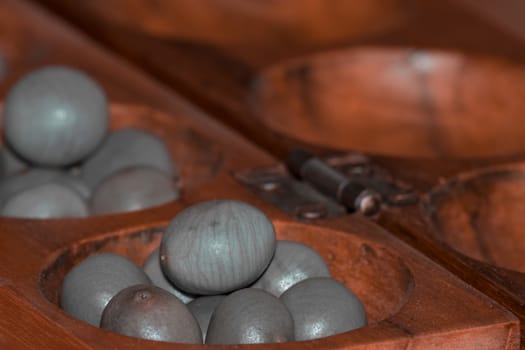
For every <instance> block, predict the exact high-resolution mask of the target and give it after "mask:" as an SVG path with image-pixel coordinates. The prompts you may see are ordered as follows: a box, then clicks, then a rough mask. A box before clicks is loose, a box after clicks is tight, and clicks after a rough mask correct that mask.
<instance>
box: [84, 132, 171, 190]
mask: <svg viewBox="0 0 525 350" xmlns="http://www.w3.org/2000/svg"><path fill="white" fill-rule="evenodd" d="M131 167H150V168H154V169H157V170H159V171H161V172H163V173H165V174H166V175H167V176H169V177H172V178H173V177H174V176H175V169H174V165H173V162H172V161H171V157H170V153H169V152H168V150H167V148H166V146H165V144H164V142H163V140H162V139H160V138H159V137H157V136H155V135H153V134H150V133H148V132H146V131H142V130H138V129H133V128H126V129H120V130H117V131H114V132H112V133H111V134H110V135H109V136H108V137H107V138H106V139H105V140H104V142H103V143H102V145H101V146H100V147H99V149H97V151H96V152H95V153H94V154H93V155H92V156H91V157H89V158H88V159H87V160H86V161H85V162H84V164H83V166H82V178H83V179H84V181H85V182H86V183H87V184H88V186H89V187H91V188H95V187H96V186H97V185H99V184H100V183H101V182H102V181H103V180H104V179H105V178H107V177H108V176H110V175H112V174H114V173H116V172H117V171H120V170H123V169H126V168H131Z"/></svg>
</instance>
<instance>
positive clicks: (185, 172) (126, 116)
mask: <svg viewBox="0 0 525 350" xmlns="http://www.w3.org/2000/svg"><path fill="white" fill-rule="evenodd" d="M2 107H3V106H2V105H1V104H0V108H2ZM109 121H110V123H109V124H110V125H109V129H110V130H109V131H108V135H110V134H111V133H112V132H113V131H116V130H118V129H123V128H134V129H137V130H143V131H145V132H148V133H150V134H152V135H155V136H157V137H159V138H160V139H161V140H163V142H164V143H165V145H166V148H167V150H168V152H169V153H170V155H171V161H172V164H173V167H174V169H175V177H174V178H173V181H175V182H176V184H177V186H178V187H179V189H180V197H182V196H184V193H185V192H187V191H191V190H192V189H193V188H196V187H199V186H201V185H202V184H204V183H206V182H209V181H211V180H213V179H215V178H216V177H217V176H219V175H221V174H223V172H224V171H225V169H223V168H222V166H223V165H224V156H223V150H222V149H221V147H220V146H219V145H218V144H217V142H216V141H215V140H213V137H212V136H210V135H209V134H206V133H204V132H202V131H201V130H199V129H198V128H195V127H194V125H193V123H192V122H189V121H188V120H186V119H183V118H177V116H176V115H170V114H167V113H164V112H160V111H158V110H155V109H153V108H150V107H146V106H143V105H133V104H123V103H112V104H111V105H110V116H109ZM166 205H167V206H169V205H170V203H166V204H164V205H162V206H166ZM150 209H152V208H146V209H144V210H150ZM116 214H118V215H120V214H121V215H128V216H129V215H133V212H127V213H116ZM112 215H115V214H112ZM2 219H9V218H2ZM14 220H17V221H21V220H27V219H14ZM50 220H51V221H54V220H55V219H50Z"/></svg>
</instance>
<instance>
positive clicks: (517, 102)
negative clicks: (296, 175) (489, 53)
mask: <svg viewBox="0 0 525 350" xmlns="http://www.w3.org/2000/svg"><path fill="white" fill-rule="evenodd" d="M252 93H253V94H252V111H253V113H255V114H256V115H257V117H258V119H260V120H261V121H262V123H263V124H264V125H265V126H267V127H268V128H270V129H272V130H274V131H275V132H278V133H280V134H282V135H286V136H288V137H291V138H293V139H295V140H299V141H302V142H306V143H310V144H313V145H318V146H323V147H329V148H337V149H346V150H359V151H364V152H369V153H374V154H381V155H390V156H401V157H448V158H451V157H457V158H459V157H494V156H502V155H514V154H522V153H524V152H525V142H524V141H523V137H522V135H524V134H525V122H524V121H525V99H523V96H524V95H525V67H523V66H519V65H515V64H511V63H508V62H505V61H502V60H497V59H493V58H486V57H475V56H469V55H465V54H461V53H454V52H446V51H426V50H412V49H404V48H399V49H397V48H374V47H360V48H352V49H346V50H338V51H328V52H323V53H320V54H316V55H311V56H304V57H300V58H297V59H294V60H290V61H286V62H283V63H279V64H276V65H274V66H272V67H269V68H268V69H266V70H264V71H262V73H261V74H260V75H259V77H258V79H257V80H256V81H255V85H254V86H253V91H252Z"/></svg>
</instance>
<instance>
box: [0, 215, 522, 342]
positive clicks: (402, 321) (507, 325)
mask: <svg viewBox="0 0 525 350" xmlns="http://www.w3.org/2000/svg"><path fill="white" fill-rule="evenodd" d="M177 210H180V208H179V209H177ZM177 210H174V211H177ZM273 222H274V226H275V228H276V232H277V236H278V238H279V239H290V240H296V241H300V242H304V243H306V244H308V245H310V246H311V247H313V248H314V249H316V250H317V251H318V252H319V253H320V254H321V255H322V256H323V257H324V259H325V260H326V261H327V263H328V265H329V267H330V270H331V272H332V274H333V276H334V277H335V278H336V279H337V280H339V281H341V282H343V283H345V284H346V285H347V286H348V287H350V288H351V289H352V290H354V291H355V293H356V294H357V295H358V296H359V297H360V298H361V300H362V301H363V303H364V304H365V307H366V310H367V314H368V319H369V325H368V326H366V327H364V328H361V329H359V330H355V331H351V332H347V333H343V334H339V335H335V336H331V337H327V338H323V339H317V340H314V341H309V342H289V343H281V344H272V345H268V344H260V345H243V346H237V347H234V346H227V345H224V346H213V348H217V349H233V348H236V349H244V348H246V349H250V348H257V349H262V348H264V349H275V350H277V349H304V348H305V347H311V348H315V349H327V350H328V349H365V348H366V349H406V348H407V347H411V348H414V349H434V348H435V349H438V348H443V347H446V348H458V349H459V348H461V349H484V348H485V349H517V348H518V343H519V341H518V339H519V332H518V323H517V320H516V319H515V318H514V316H513V315H511V314H510V313H508V312H507V311H505V310H504V309H503V308H501V307H500V306H499V305H498V304H495V303H494V302H493V301H491V300H490V299H488V298H487V297H485V296H483V295H482V294H481V293H479V292H477V291H476V290H474V289H471V288H470V287H468V286H467V285H465V284H464V283H462V282H460V281H459V280H458V279H457V278H455V277H453V276H452V275H451V274H449V273H448V272H446V271H445V270H443V269H442V268H439V267H438V266H437V265H435V264H433V263H432V262H430V261H429V260H427V259H426V258H424V257H423V256H421V255H420V254H419V253H416V252H415V251H414V250H412V249H411V248H409V247H408V246H406V245H404V244H402V243H400V242H399V241H397V240H395V239H393V238H392V237H389V235H388V234H387V233H386V232H384V231H383V230H382V229H380V228H379V227H378V226H376V225H374V224H372V223H370V222H369V221H367V220H363V219H362V218H360V217H355V216H354V217H351V218H349V217H347V218H343V219H338V220H337V221H331V222H325V223H322V224H320V225H314V224H301V223H297V222H293V221H290V220H288V219H274V220H273ZM107 224H108V220H105V221H104V222H102V221H100V222H99V224H98V225H85V224H84V225H82V224H78V223H74V222H70V223H67V222H66V223H64V224H63V225H61V226H57V225H55V226H50V225H45V223H44V224H41V225H39V223H27V224H26V225H25V227H24V228H20V226H18V227H19V231H20V232H18V233H19V235H18V237H11V238H10V239H8V240H6V241H5V242H4V243H5V245H6V248H9V247H16V246H19V247H20V246H21V245H22V244H29V245H30V247H38V248H39V249H40V250H39V251H38V252H36V253H35V254H34V255H32V256H31V257H30V258H29V259H27V261H26V262H25V263H24V264H23V266H19V267H17V268H16V269H15V271H9V272H8V271H5V273H4V274H3V275H2V276H4V277H5V280H4V281H2V282H3V283H0V296H1V295H4V296H5V297H4V298H2V297H0V301H1V300H6V302H7V301H9V302H10V303H11V304H12V303H15V304H16V305H18V307H20V308H21V310H22V311H21V312H20V313H21V314H22V315H23V316H26V318H28V319H31V320H37V321H39V322H41V323H43V326H42V327H40V328H32V336H33V338H35V339H34V340H32V339H31V338H29V339H28V338H27V336H26V337H23V336H17V332H16V331H11V334H12V333H13V332H14V333H15V335H14V336H12V337H7V338H6V339H5V340H4V344H7V345H10V346H15V345H18V344H20V342H21V341H24V342H26V343H27V344H36V343H37V342H38V341H39V339H41V338H39V337H38V335H39V332H40V331H41V330H42V331H44V330H45V332H46V334H47V335H50V334H55V335H57V336H60V337H62V338H61V341H62V342H63V344H67V346H69V347H68V348H86V349H88V348H89V349H91V348H93V349H98V348H113V347H117V348H123V349H124V348H125V349H159V350H160V349H201V348H204V347H206V348H207V347H208V346H202V345H191V346H190V345H183V344H169V343H161V342H153V341H146V340H140V339H136V338H131V337H126V336H122V335H118V334H114V333H111V332H108V331H105V330H100V329H97V328H94V327H92V326H90V325H88V324H86V323H84V322H82V321H79V320H76V319H74V318H72V317H70V316H69V315H67V314H65V313H64V312H63V311H62V310H61V309H60V308H59V307H58V305H57V301H58V300H59V292H60V286H61V283H62V281H63V278H64V276H65V274H66V273H67V272H68V271H69V270H70V269H71V268H72V267H73V266H74V265H75V264H77V263H78V262H80V261H81V260H82V259H84V258H85V257H87V256H89V255H90V254H95V253H98V252H116V253H119V254H123V255H126V256H128V257H130V258H131V259H133V260H134V261H135V262H136V263H138V264H141V263H142V262H143V260H144V259H145V258H146V257H147V255H148V254H149V253H150V252H151V251H152V250H153V249H154V248H155V247H157V245H158V244H159V241H160V238H161V236H162V233H163V227H165V225H166V224H167V222H162V221H158V222H152V221H150V223H149V224H147V225H140V224H134V225H130V226H128V227H127V228H125V229H122V228H119V229H103V228H104V227H108V225H107ZM0 226H4V227H3V229H7V230H13V229H14V228H16V227H17V226H11V227H6V224H5V223H4V224H3V225H2V223H1V222H0ZM7 226H9V225H7ZM72 229H73V230H76V232H75V234H72V233H71V232H70V231H71V230H72ZM37 232H38V233H37ZM43 233H45V234H46V235H47V236H46V237H47V238H41V239H38V238H37V237H38V234H43ZM49 235H53V237H55V238H54V239H50V238H49V237H50V236H49ZM59 241H60V242H61V243H57V242H59ZM20 249H21V248H14V249H8V250H7V252H8V253H7V254H5V255H3V256H2V257H0V263H2V265H1V266H5V263H6V261H7V262H9V261H10V260H11V261H12V260H13V259H14V260H15V261H18V257H17V255H18V254H19V253H20ZM16 317H19V316H18V315H15V314H8V315H6V316H5V317H4V320H5V322H6V323H5V324H3V323H2V322H0V330H1V329H2V328H4V330H6V329H9V328H12V327H9V326H7V325H8V324H9V320H12V319H13V318H16ZM7 334H9V333H7ZM44 338H45V337H44ZM0 344H1V342H0ZM60 346H62V347H64V346H65V345H60ZM59 348H60V347H59ZM64 348H65V347H64Z"/></svg>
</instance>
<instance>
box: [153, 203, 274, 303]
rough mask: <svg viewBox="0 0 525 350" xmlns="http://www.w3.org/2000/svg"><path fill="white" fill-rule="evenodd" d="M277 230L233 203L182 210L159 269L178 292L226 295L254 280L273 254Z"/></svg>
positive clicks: (163, 249) (255, 211)
mask: <svg viewBox="0 0 525 350" xmlns="http://www.w3.org/2000/svg"><path fill="white" fill-rule="evenodd" d="M275 241H276V240H275V231H274V228H273V225H272V223H271V221H270V220H269V219H268V217H267V216H266V215H265V214H264V213H263V212H261V211H260V210H259V209H257V208H255V207H253V206H251V205H249V204H246V203H243V202H240V201H234V200H214V201H207V202H202V203H199V204H197V205H194V206H191V207H189V208H187V209H185V210H184V211H182V212H180V213H179V214H178V215H177V216H176V217H175V218H174V219H173V220H172V221H171V223H170V224H169V226H168V228H167V229H166V233H165V234H164V236H163V238H162V242H161V244H160V258H161V266H162V271H164V274H165V275H166V277H168V279H169V280H170V281H171V282H173V284H175V286H177V287H178V288H180V289H181V290H183V291H185V292H188V293H192V294H200V295H214V294H224V293H227V292H231V291H233V290H236V289H239V288H243V287H245V286H248V285H249V284H251V283H252V282H254V281H255V280H256V279H257V278H258V277H259V276H260V275H261V274H262V273H263V271H264V270H265V269H266V267H267V266H268V264H269V263H270V260H271V259H272V256H273V254H274V252H275V244H276V243H275Z"/></svg>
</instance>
